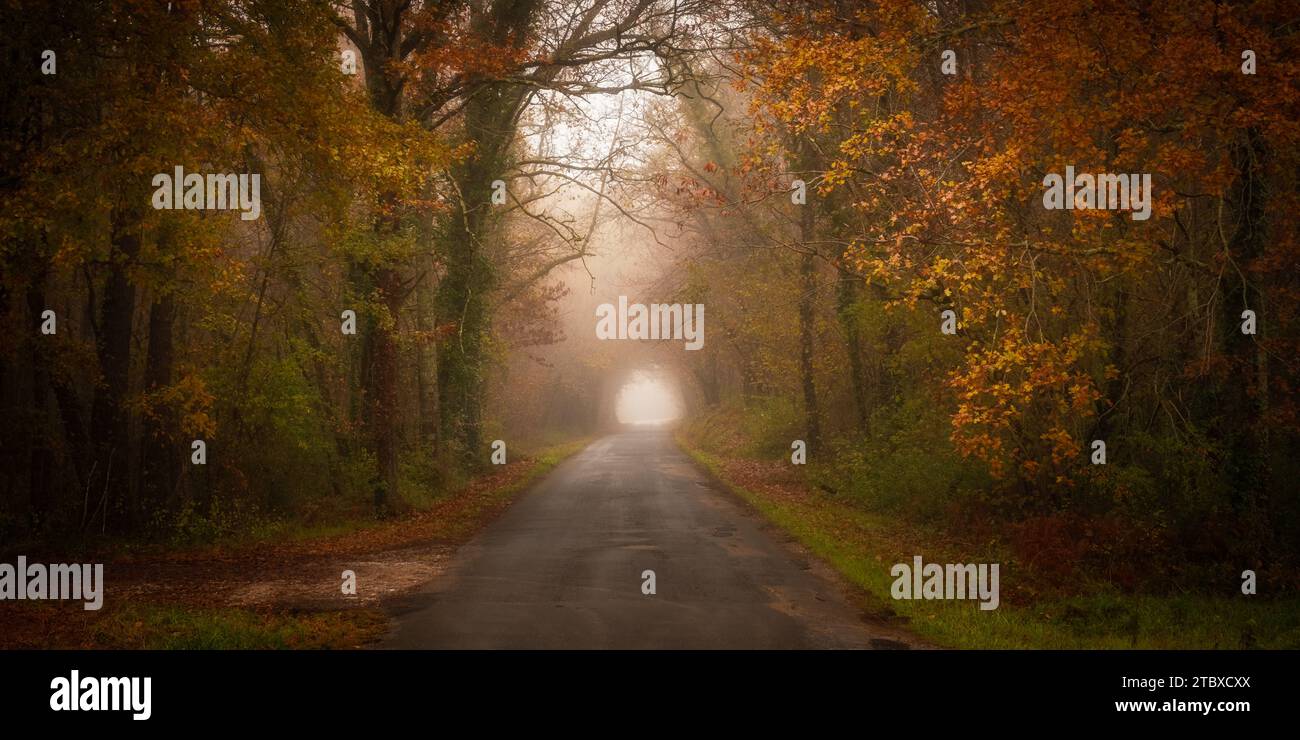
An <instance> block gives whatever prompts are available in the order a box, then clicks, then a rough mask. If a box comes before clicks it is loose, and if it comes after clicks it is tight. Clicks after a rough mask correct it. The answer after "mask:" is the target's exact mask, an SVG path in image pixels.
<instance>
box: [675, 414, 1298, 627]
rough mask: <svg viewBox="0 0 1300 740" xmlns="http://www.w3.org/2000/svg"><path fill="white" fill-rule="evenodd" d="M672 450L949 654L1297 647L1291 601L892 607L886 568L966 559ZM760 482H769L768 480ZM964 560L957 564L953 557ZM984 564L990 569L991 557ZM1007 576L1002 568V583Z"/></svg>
mask: <svg viewBox="0 0 1300 740" xmlns="http://www.w3.org/2000/svg"><path fill="white" fill-rule="evenodd" d="M677 442H678V445H679V446H680V447H681V448H682V449H683V450H684V451H685V452H686V453H687V454H688V455H690V456H691V457H692V458H693V459H694V460H695V461H696V462H697V463H699V464H700V465H701V466H703V467H704V468H705V469H707V470H708V471H709V472H710V473H711V474H712V475H713V477H714V478H716V479H717V480H719V481H720V482H722V483H723V484H724V485H725V486H727V487H728V488H729V489H730V490H731V491H732V492H733V493H735V494H736V495H738V496H740V497H741V498H743V499H744V500H746V501H747V502H749V503H750V504H751V505H752V506H753V507H754V508H756V509H757V510H758V511H759V512H760V513H762V515H763V516H764V517H766V518H767V519H768V520H769V521H771V522H772V523H773V524H775V525H777V526H779V527H781V528H782V529H784V530H786V531H787V532H789V533H790V534H791V535H792V536H793V537H795V538H796V539H797V540H798V541H799V542H800V543H802V544H803V545H804V546H805V547H807V548H808V549H809V550H811V551H812V552H813V553H814V554H816V555H817V556H818V557H820V558H821V559H822V560H824V561H825V562H827V563H828V564H829V565H831V566H832V567H833V568H835V569H836V570H837V571H838V572H839V573H841V574H842V575H843V576H844V577H845V578H847V579H848V580H849V581H851V582H852V583H854V584H856V585H857V586H859V587H861V588H862V589H863V590H864V591H866V592H867V593H868V594H869V595H870V597H871V599H872V600H873V601H879V602H883V603H885V604H889V605H890V608H891V609H892V610H893V612H895V613H896V614H897V615H899V616H901V617H904V618H905V619H906V620H907V623H908V625H909V628H910V629H912V630H913V631H914V632H915V633H916V634H917V635H919V636H920V637H922V638H924V639H926V640H928V641H931V642H933V643H935V644H937V645H941V646H945V647H954V648H984V649H1010V648H1039V649H1114V648H1138V649H1238V648H1289V649H1294V648H1297V647H1300V600H1297V599H1294V598H1288V599H1268V598H1265V597H1263V596H1241V597H1239V598H1223V597H1213V596H1207V595H1202V594H1176V595H1144V594H1126V593H1122V592H1120V591H1118V590H1117V589H1114V588H1098V589H1095V590H1094V591H1092V592H1091V593H1087V594H1084V595H1076V596H1070V597H1065V598H1050V597H1049V598H1030V599H1025V600H1024V602H1023V603H1010V604H1009V603H1007V602H1006V601H1005V600H1004V601H1003V602H1002V604H1001V605H1000V606H999V607H998V608H997V609H995V610H991V611H981V610H980V609H979V608H978V606H977V604H976V603H975V602H972V601H941V600H935V601H924V600H894V599H893V598H892V597H891V594H890V587H891V585H892V584H893V581H894V578H893V577H892V576H891V575H890V573H889V571H890V568H891V567H892V566H893V565H894V564H895V563H900V562H907V563H910V562H911V558H912V556H913V555H915V554H921V555H923V556H924V558H925V561H926V562H970V560H971V558H970V555H969V550H968V549H966V548H965V547H962V548H958V547H957V546H955V545H954V543H952V542H951V541H948V540H947V539H945V538H943V537H940V536H931V535H927V534H926V532H925V531H923V530H921V529H920V528H918V527H915V526H911V525H909V524H907V523H905V522H902V521H899V520H897V519H893V518H890V517H887V516H885V515H882V514H878V513H873V512H869V511H865V510H863V509H861V508H858V507H855V506H852V505H851V504H849V503H847V502H844V501H841V500H836V499H834V498H832V497H830V496H826V495H824V494H822V493H820V492H818V491H815V490H811V489H810V487H808V486H807V485H806V484H804V485H796V486H789V485H786V486H774V485H768V484H767V483H766V482H765V479H764V477H763V476H762V475H761V473H754V474H748V473H747V472H746V468H745V466H744V461H737V460H731V459H725V458H722V457H719V456H717V455H714V454H711V453H710V452H707V451H705V450H703V449H700V448H699V447H697V446H695V445H694V444H692V443H691V441H690V440H689V439H688V438H687V437H686V436H684V435H682V434H678V435H677ZM767 480H770V478H769V479H767ZM959 550H960V551H961V552H965V553H967V554H966V555H965V556H958V551H959ZM990 557H991V558H992V559H989V560H986V561H985V562H999V560H998V557H999V556H998V554H997V553H996V552H993V553H990ZM1009 575H1011V574H1010V573H1008V571H1007V569H1005V568H1004V570H1003V572H1002V579H1003V581H1004V582H1005V580H1006V579H1007V577H1008V576H1009Z"/></svg>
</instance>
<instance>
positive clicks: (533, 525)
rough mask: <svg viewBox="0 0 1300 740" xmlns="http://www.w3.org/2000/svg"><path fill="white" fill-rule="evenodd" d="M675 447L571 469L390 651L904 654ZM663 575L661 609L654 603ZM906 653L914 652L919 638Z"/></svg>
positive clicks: (451, 577) (535, 498)
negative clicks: (649, 581) (645, 576)
mask: <svg viewBox="0 0 1300 740" xmlns="http://www.w3.org/2000/svg"><path fill="white" fill-rule="evenodd" d="M777 537H780V532H779V531H778V530H775V529H774V528H772V527H770V526H767V525H765V523H764V521H763V520H762V518H761V517H759V516H758V515H757V514H754V513H752V512H750V511H748V510H747V509H746V508H745V506H744V504H743V503H742V502H740V501H737V500H736V499H735V498H734V496H732V495H731V494H730V493H727V492H723V491H719V490H717V489H716V488H715V487H714V486H713V484H712V483H710V481H709V479H708V478H707V477H706V476H705V475H704V474H702V473H701V472H700V471H699V470H698V469H697V468H696V467H695V466H694V464H693V463H692V461H691V460H690V458H688V457H687V456H686V455H685V454H683V453H682V452H681V451H680V450H679V449H677V447H676V445H675V444H674V443H673V440H672V438H671V436H670V435H669V433H667V432H665V431H661V430H650V429H648V430H638V431H630V432H623V433H619V434H615V435H612V436H608V437H605V438H603V439H601V440H600V441H598V442H596V443H594V444H592V445H591V446H589V447H588V448H587V449H585V450H584V451H582V452H581V453H579V454H577V455H575V456H574V457H572V458H570V459H569V460H566V461H565V462H564V463H562V464H561V465H560V466H558V467H556V469H555V470H553V471H552V472H551V473H550V474H549V475H548V476H547V477H546V478H544V479H543V480H542V481H541V482H540V483H538V484H537V485H535V486H534V487H533V489H532V490H530V491H528V492H526V493H525V494H524V495H523V496H521V497H520V499H519V500H518V501H517V502H515V504H514V505H513V506H511V507H510V508H509V509H508V510H507V511H506V512H505V513H504V514H503V515H502V516H501V517H500V518H499V519H497V520H496V521H494V522H493V523H492V524H490V525H489V526H488V527H487V528H486V529H485V530H484V531H483V532H481V533H480V534H479V535H478V536H477V537H476V538H475V539H473V540H471V541H470V542H469V543H467V544H466V545H465V546H464V547H463V548H461V550H460V551H459V552H458V553H457V554H456V558H455V561H454V562H453V563H452V565H451V567H450V568H449V569H448V571H447V572H446V573H445V574H444V575H443V576H442V577H440V578H438V579H436V580H435V581H433V582H432V583H430V584H429V585H428V586H427V587H426V588H425V589H424V590H422V591H419V592H417V593H415V594H413V595H411V596H408V597H405V598H404V599H403V600H402V601H401V602H399V603H398V604H397V605H396V606H395V607H394V608H393V611H394V613H395V617H396V620H397V627H396V629H395V630H394V632H393V633H392V635H390V637H389V638H388V640H386V641H385V642H384V643H383V644H382V645H381V647H390V648H469V649H474V648H573V649H582V648H628V649H636V648H869V647H902V646H903V645H902V644H900V643H899V642H896V640H898V639H899V638H900V635H899V634H898V633H897V631H896V630H892V629H889V628H887V627H884V626H882V625H879V624H873V623H869V622H867V621H864V620H863V619H862V617H861V610H860V609H858V608H855V607H853V606H851V605H850V604H849V598H850V597H848V596H847V595H846V593H845V589H844V588H843V587H841V586H840V585H838V584H836V583H835V582H833V580H832V579H831V578H829V577H827V576H826V575H825V573H819V571H823V570H824V568H823V567H822V566H820V565H814V564H810V563H809V562H807V561H806V560H803V559H801V557H800V556H799V555H798V554H797V553H795V552H794V551H793V550H790V549H788V547H787V546H785V545H782V544H779V543H778V542H777V539H776V538H777ZM646 570H653V571H654V573H655V587H656V593H655V594H654V595H645V594H643V593H642V573H643V572H644V571H646ZM904 639H906V638H904Z"/></svg>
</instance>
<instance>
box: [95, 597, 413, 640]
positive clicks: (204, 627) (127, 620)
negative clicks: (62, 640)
mask: <svg viewBox="0 0 1300 740" xmlns="http://www.w3.org/2000/svg"><path fill="white" fill-rule="evenodd" d="M387 625H388V621H387V619H386V618H385V617H384V615H383V613H382V612H379V611H378V610H374V609H351V610H346V611H328V612H314V613H290V612H260V611H252V610H248V609H236V608H223V609H202V608H190V607H180V606H162V605H130V606H126V607H123V608H122V609H120V610H118V611H115V612H114V613H112V614H111V615H109V616H108V618H107V619H104V620H101V621H99V622H97V623H95V624H94V626H93V628H92V632H91V634H92V637H93V640H94V643H95V645H96V646H98V647H106V648H126V649H141V650H277V649H298V650H311V649H322V648H348V647H357V646H360V645H362V644H364V643H366V642H369V641H372V640H374V639H376V638H377V637H379V636H380V635H382V634H383V633H384V631H385V630H386V629H387Z"/></svg>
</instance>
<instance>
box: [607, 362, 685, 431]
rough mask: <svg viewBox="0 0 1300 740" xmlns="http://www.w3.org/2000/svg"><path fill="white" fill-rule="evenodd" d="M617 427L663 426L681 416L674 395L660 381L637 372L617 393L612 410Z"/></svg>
mask: <svg viewBox="0 0 1300 740" xmlns="http://www.w3.org/2000/svg"><path fill="white" fill-rule="evenodd" d="M615 413H616V414H617V415H618V421H619V423H621V424H663V423H664V422H669V421H672V420H673V419H676V418H678V417H679V416H681V415H682V411H681V407H680V406H679V405H678V403H677V396H676V395H675V394H674V393H673V392H672V390H671V389H670V388H669V387H668V385H667V384H665V383H664V382H663V381H661V380H659V379H657V378H655V377H654V376H652V375H648V374H645V373H637V375H636V377H635V378H633V379H632V381H631V382H630V383H628V384H627V385H625V386H623V388H622V389H621V390H620V391H619V392H618V405H617V406H616V407H615Z"/></svg>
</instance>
